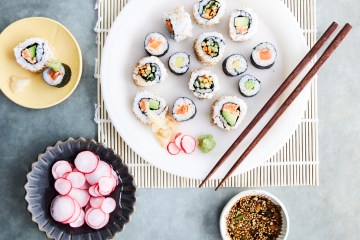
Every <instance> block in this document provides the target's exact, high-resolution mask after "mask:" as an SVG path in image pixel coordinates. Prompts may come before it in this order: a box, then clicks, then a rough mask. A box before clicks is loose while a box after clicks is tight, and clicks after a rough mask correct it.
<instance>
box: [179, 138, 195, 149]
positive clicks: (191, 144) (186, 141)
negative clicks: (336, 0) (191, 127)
mask: <svg viewBox="0 0 360 240" xmlns="http://www.w3.org/2000/svg"><path fill="white" fill-rule="evenodd" d="M181 149H182V150H183V151H184V152H185V153H186V154H190V153H192V152H193V151H195V149H196V140H195V139H194V138H192V137H190V136H187V135H185V136H183V137H182V139H181Z"/></svg>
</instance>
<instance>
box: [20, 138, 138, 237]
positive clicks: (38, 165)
mask: <svg viewBox="0 0 360 240" xmlns="http://www.w3.org/2000/svg"><path fill="white" fill-rule="evenodd" d="M84 150H89V151H92V152H93V153H95V154H97V155H99V157H100V159H101V160H103V161H105V162H107V163H109V164H111V165H112V167H113V169H114V170H115V172H116V173H117V174H118V177H119V182H120V184H119V185H118V186H117V187H116V189H115V190H114V192H113V193H112V194H111V197H113V198H114V199H115V200H116V202H117V206H116V209H115V211H114V212H112V213H111V214H110V220H109V223H108V224H107V225H106V226H105V227H103V228H101V229H99V230H94V229H92V228H90V227H88V226H87V225H86V224H84V225H83V226H82V227H80V228H71V227H70V226H69V225H68V224H67V225H64V224H61V223H59V222H56V221H55V220H54V219H53V218H52V217H51V215H50V204H51V201H52V200H53V199H54V197H55V196H57V195H58V193H57V192H56V190H55V189H54V178H53V176H52V174H51V168H52V166H53V164H54V163H55V162H56V161H58V160H68V161H69V162H73V161H74V159H75V157H76V155H77V154H78V153H79V152H81V151H84ZM135 190H136V188H135V186H134V179H133V177H132V176H131V175H130V173H129V171H128V168H127V166H126V165H125V164H124V163H123V162H122V160H121V158H120V157H119V156H118V155H116V154H115V153H114V151H113V150H112V149H110V148H106V147H105V146H104V145H102V144H99V143H96V142H95V141H94V140H86V139H83V138H79V139H73V138H70V139H68V140H66V141H65V142H57V143H56V144H55V146H53V147H48V148H47V149H46V152H45V153H43V154H40V155H39V157H38V160H37V161H36V162H35V163H33V164H32V169H31V172H29V173H28V174H27V182H26V184H25V191H26V195H25V200H26V201H27V203H28V210H29V212H30V213H31V215H32V220H33V221H34V222H35V223H36V224H37V225H38V228H39V230H40V231H43V232H45V233H46V235H47V237H48V238H50V239H64V240H65V239H69V240H70V239H89V240H94V239H100V240H105V239H110V238H113V237H114V236H115V234H116V233H117V232H120V231H122V230H123V228H124V225H125V223H127V222H129V218H130V214H131V213H132V212H133V211H134V204H135Z"/></svg>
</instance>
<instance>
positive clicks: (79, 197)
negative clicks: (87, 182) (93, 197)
mask: <svg viewBox="0 0 360 240" xmlns="http://www.w3.org/2000/svg"><path fill="white" fill-rule="evenodd" d="M69 196H70V197H72V198H73V199H74V200H76V201H77V202H78V203H79V204H80V207H85V206H86V204H87V203H88V202H89V200H90V194H89V192H88V191H86V190H81V189H77V188H72V189H71V191H70V192H69Z"/></svg>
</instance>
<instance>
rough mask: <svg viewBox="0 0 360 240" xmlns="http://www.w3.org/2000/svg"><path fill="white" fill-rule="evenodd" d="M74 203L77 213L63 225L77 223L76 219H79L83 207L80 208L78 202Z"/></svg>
mask: <svg viewBox="0 0 360 240" xmlns="http://www.w3.org/2000/svg"><path fill="white" fill-rule="evenodd" d="M74 203H75V212H74V214H73V215H72V216H71V218H70V219H68V220H66V221H65V222H63V223H65V224H67V223H72V222H75V221H76V219H78V217H79V216H80V213H81V207H80V205H79V203H78V202H77V201H74Z"/></svg>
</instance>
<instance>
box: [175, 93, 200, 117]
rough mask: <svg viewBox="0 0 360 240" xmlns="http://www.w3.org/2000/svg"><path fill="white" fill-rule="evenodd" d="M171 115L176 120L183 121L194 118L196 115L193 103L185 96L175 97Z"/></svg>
mask: <svg viewBox="0 0 360 240" xmlns="http://www.w3.org/2000/svg"><path fill="white" fill-rule="evenodd" d="M172 115H173V117H174V119H175V120H176V121H178V122H184V121H188V120H190V119H192V118H194V117H195V115H196V106H195V103H194V102H193V101H192V100H191V99H190V98H186V97H181V98H178V99H176V100H175V103H174V106H173V109H172Z"/></svg>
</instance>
